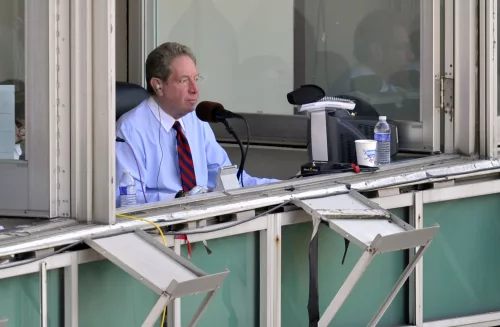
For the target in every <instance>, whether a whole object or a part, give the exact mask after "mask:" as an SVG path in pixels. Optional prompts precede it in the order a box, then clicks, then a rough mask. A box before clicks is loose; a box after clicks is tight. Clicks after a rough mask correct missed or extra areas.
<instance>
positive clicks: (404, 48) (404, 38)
mask: <svg viewBox="0 0 500 327" xmlns="http://www.w3.org/2000/svg"><path fill="white" fill-rule="evenodd" d="M388 42H389V47H388V48H387V51H386V56H385V57H386V58H385V62H386V65H387V66H388V68H389V71H391V72H392V73H394V72H396V71H399V70H401V69H403V68H404V67H406V66H407V65H408V64H409V63H410V62H411V61H412V60H413V59H415V57H414V55H413V53H412V52H411V46H410V38H409V36H408V33H407V32H406V29H405V28H404V27H403V26H396V27H395V28H394V37H393V39H392V40H389V41H388Z"/></svg>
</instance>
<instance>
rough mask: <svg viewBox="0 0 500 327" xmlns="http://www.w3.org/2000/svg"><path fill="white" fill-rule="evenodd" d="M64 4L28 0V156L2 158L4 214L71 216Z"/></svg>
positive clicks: (1, 211)
mask: <svg viewBox="0 0 500 327" xmlns="http://www.w3.org/2000/svg"><path fill="white" fill-rule="evenodd" d="M65 8H66V6H65V4H61V3H59V2H58V1H56V0H45V1H38V0H26V1H25V67H26V68H25V85H26V98H25V103H26V106H25V107H26V113H25V115H26V130H27V137H26V161H18V160H2V161H0V180H2V182H3V183H4V182H5V181H6V182H5V184H4V185H8V189H6V191H5V192H4V193H3V194H2V196H0V215H6V216H28V217H29V216H36V217H45V218H51V217H57V216H66V217H69V216H70V212H69V207H70V199H69V192H68V191H69V183H70V179H69V173H70V170H69V165H70V157H69V129H68V125H69V106H68V102H67V101H68V98H67V93H66V91H67V87H68V86H67V80H66V79H65V76H64V67H63V66H64V65H65V64H66V63H67V62H68V52H67V51H66V50H67V43H68V39H67V38H65V31H66V30H67V25H66V24H67V23H68V21H67V19H66V18H67V15H66V17H65V14H64V10H65ZM58 18H59V19H58ZM3 183H2V184H3Z"/></svg>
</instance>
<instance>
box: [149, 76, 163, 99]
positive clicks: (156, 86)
mask: <svg viewBox="0 0 500 327" xmlns="http://www.w3.org/2000/svg"><path fill="white" fill-rule="evenodd" d="M149 83H150V85H151V87H152V88H153V90H154V91H155V93H156V95H158V96H162V95H163V83H162V82H161V80H160V79H159V78H156V77H153V78H152V79H151V80H150V81H149Z"/></svg>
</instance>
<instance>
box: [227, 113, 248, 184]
mask: <svg viewBox="0 0 500 327" xmlns="http://www.w3.org/2000/svg"><path fill="white" fill-rule="evenodd" d="M222 123H223V124H224V126H226V131H227V132H228V133H229V134H231V135H232V136H233V137H234V139H235V140H236V142H238V146H239V147H240V152H241V160H240V166H239V167H238V172H237V174H236V178H237V179H238V180H241V186H244V185H243V178H241V174H242V173H243V167H244V165H245V160H246V155H247V152H248V143H249V142H248V141H247V148H246V151H245V150H244V149H243V143H242V142H241V140H240V138H239V137H238V134H236V132H235V131H234V129H233V127H232V126H231V125H229V123H228V121H227V120H226V119H224V120H222ZM245 124H246V120H245ZM247 132H248V124H247Z"/></svg>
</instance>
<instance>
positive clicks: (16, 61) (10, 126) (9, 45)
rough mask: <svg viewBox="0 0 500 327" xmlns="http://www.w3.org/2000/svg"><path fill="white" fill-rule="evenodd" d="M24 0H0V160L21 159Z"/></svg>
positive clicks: (23, 111)
mask: <svg viewBox="0 0 500 327" xmlns="http://www.w3.org/2000/svg"><path fill="white" fill-rule="evenodd" d="M24 68H25V61H24V1H10V0H0V160H1V159H16V160H23V159H25V139H26V129H25V109H24V103H25V96H24V80H25V75H24Z"/></svg>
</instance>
